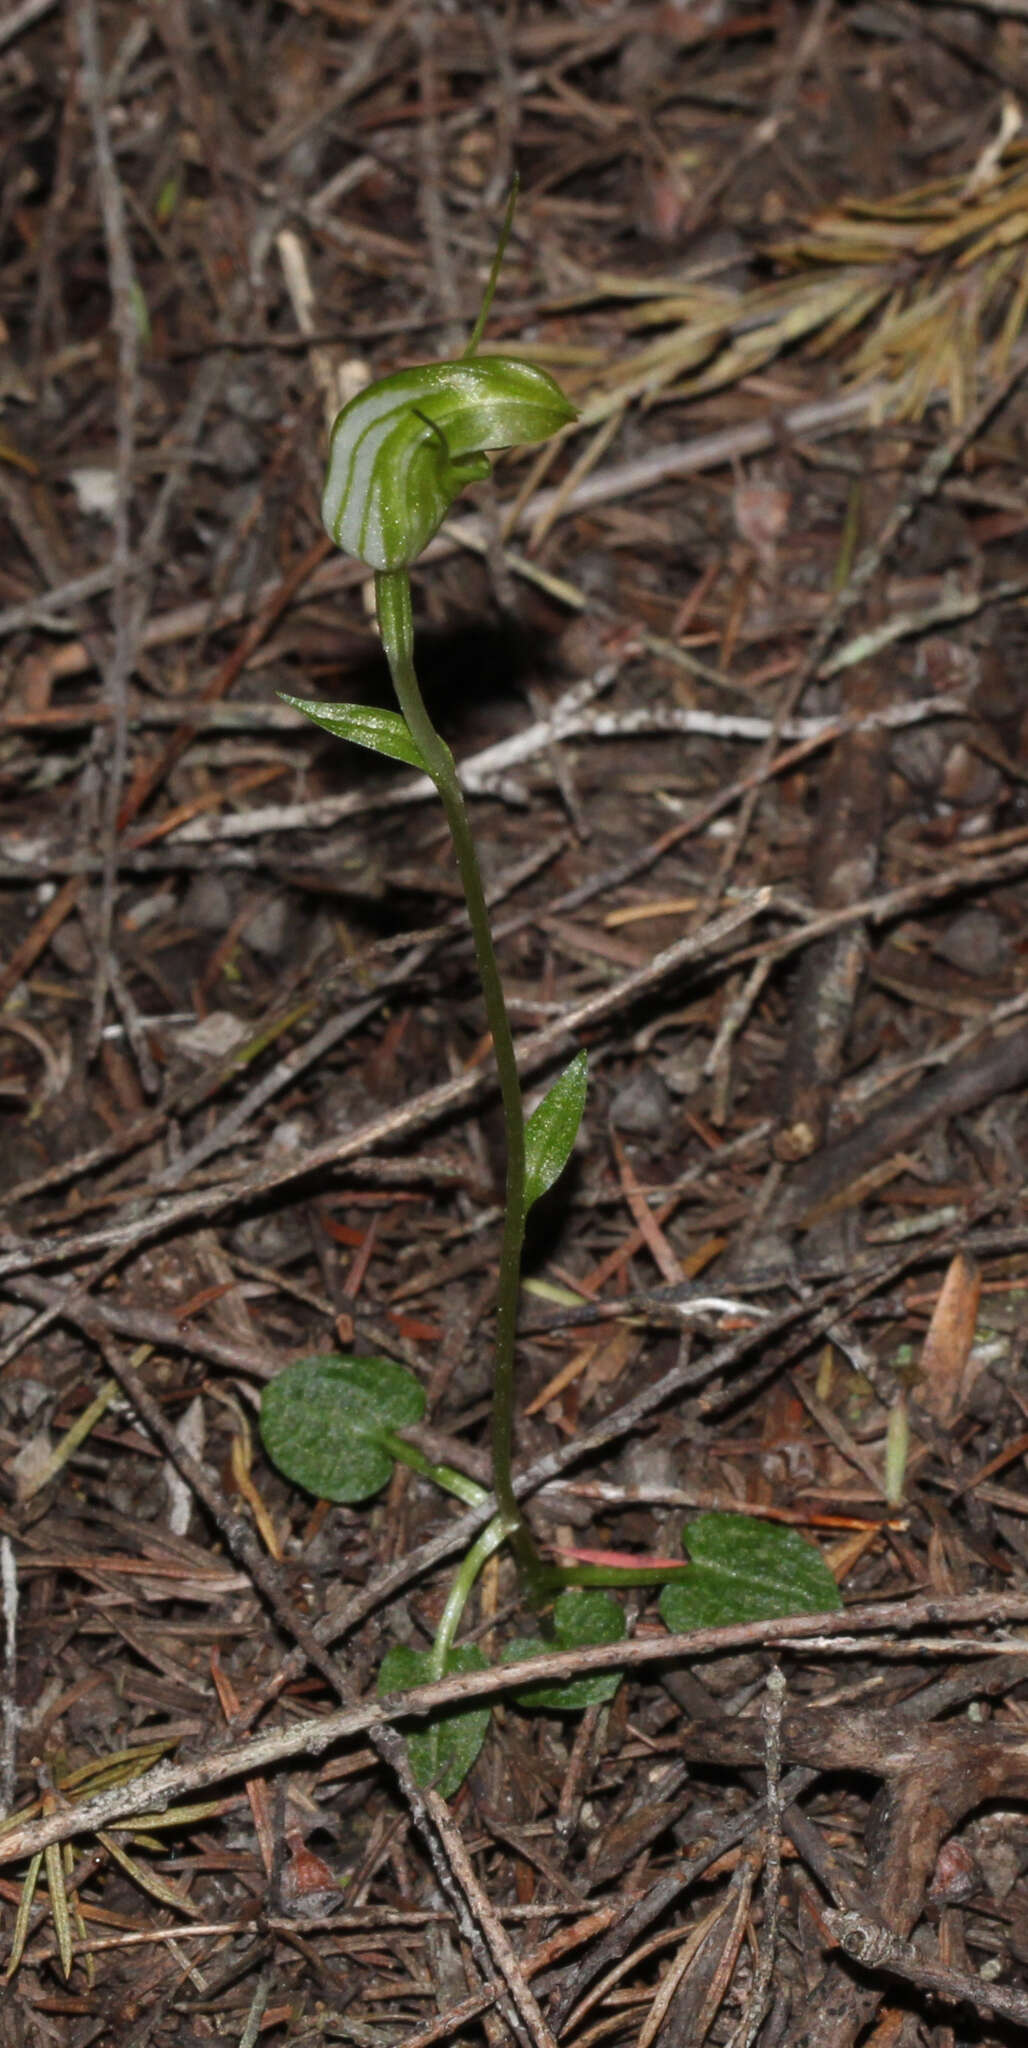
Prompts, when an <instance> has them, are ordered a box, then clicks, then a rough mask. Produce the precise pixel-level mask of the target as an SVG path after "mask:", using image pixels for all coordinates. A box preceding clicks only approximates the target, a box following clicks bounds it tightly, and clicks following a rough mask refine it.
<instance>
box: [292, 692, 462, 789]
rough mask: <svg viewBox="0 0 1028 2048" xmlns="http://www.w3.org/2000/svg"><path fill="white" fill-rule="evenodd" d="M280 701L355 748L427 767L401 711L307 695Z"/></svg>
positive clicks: (407, 763) (414, 766)
mask: <svg viewBox="0 0 1028 2048" xmlns="http://www.w3.org/2000/svg"><path fill="white" fill-rule="evenodd" d="M279 695H280V699H281V702H282V703H283V704H289V705H291V706H292V709H293V710H294V711H302V713H303V715H304V717H305V718H309V719H310V722H311V724H312V725H320V726H321V728H322V730H323V731H324V732H330V733H332V734H333V736H334V737H335V738H336V739H338V740H352V741H353V744H354V746H355V747H367V748H368V749H369V750H370V752H371V753H373V754H384V755H385V756H386V758H387V759H388V760H390V761H404V762H406V765H407V767H408V768H419V769H420V770H421V773H422V775H427V773H428V770H427V769H426V767H425V763H424V761H423V760H422V758H421V755H420V753H419V752H418V749H417V747H416V746H415V744H414V741H413V740H412V738H411V736H410V733H409V731H408V729H407V726H406V724H405V722H404V720H403V719H402V718H401V717H400V714H399V712H398V711H379V710H378V709H377V707H376V706H375V705H374V704H312V703H311V701H310V699H309V698H308V697H287V696H286V695H285V693H284V692H281V691H280V693H279Z"/></svg>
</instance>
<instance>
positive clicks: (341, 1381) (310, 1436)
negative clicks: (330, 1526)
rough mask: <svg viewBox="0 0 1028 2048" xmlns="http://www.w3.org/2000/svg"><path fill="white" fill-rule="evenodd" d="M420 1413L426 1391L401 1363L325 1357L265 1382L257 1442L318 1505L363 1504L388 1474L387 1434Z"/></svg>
mask: <svg viewBox="0 0 1028 2048" xmlns="http://www.w3.org/2000/svg"><path fill="white" fill-rule="evenodd" d="M424 1412H425V1396H424V1392H423V1390H422V1388H421V1387H420V1386H419V1384H418V1381H417V1380H416V1379H415V1377H414V1374H413V1373H412V1372H408V1370H407V1367H406V1366H405V1365H398V1364H397V1362H396V1360H395V1359H393V1358H343V1357H341V1356H340V1355H339V1354H338V1353H337V1352H326V1353H325V1354H324V1355H322V1356H320V1357H316V1358H300V1359H297V1361H296V1363H295V1365H287V1366H286V1368H285V1370H284V1371H283V1372H280V1373H279V1374H278V1377H277V1378H276V1379H273V1380H269V1381H268V1384H267V1386H266V1387H265V1389H264V1396H263V1399H262V1401H261V1436H262V1438H263V1440H264V1448H265V1450H266V1451H267V1453H268V1456H269V1458H272V1459H273V1460H274V1462H275V1464H276V1465H277V1466H278V1468H279V1471H280V1472H284V1473H285V1476H286V1478H287V1479H292V1480H295V1482H296V1484H297V1486H305V1487H306V1489H307V1491H308V1493H315V1494H317V1496H318V1498H319V1500H339V1501H355V1500H367V1499H368V1498H369V1496H370V1495H371V1494H373V1493H377V1492H378V1491H379V1488H380V1487H383V1486H384V1485H385V1483H386V1480H387V1479H388V1478H389V1477H390V1475H391V1473H392V1470H393V1465H394V1463H395V1459H394V1456H393V1452H392V1450H391V1449H390V1447H389V1444H388V1436H389V1433H390V1432H391V1431H392V1430H396V1429H406V1428H408V1427H409V1425H410V1424H411V1423H412V1422H420V1421H421V1418H422V1416H423V1414H424Z"/></svg>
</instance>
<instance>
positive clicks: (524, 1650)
mask: <svg viewBox="0 0 1028 2048" xmlns="http://www.w3.org/2000/svg"><path fill="white" fill-rule="evenodd" d="M553 1633H554V1636H555V1638H556V1641H555V1643H544V1642H543V1641H542V1640H541V1638H540V1637H538V1636H519V1637H518V1638H517V1640H516V1641H515V1642H513V1643H508V1644H507V1647H506V1649H505V1650H504V1652H503V1662H504V1664H516V1663H518V1662H519V1661H520V1659H521V1658H522V1657H538V1656H541V1655H542V1654H544V1653H545V1651H547V1650H552V1649H554V1648H556V1649H558V1650H578V1649H583V1648H584V1647H585V1646H586V1645H587V1644H589V1643H620V1642H622V1641H623V1640H624V1634H625V1617H624V1615H623V1614H622V1612H621V1609H620V1607H619V1606H618V1604H617V1601H616V1600H612V1599H611V1598H610V1596H609V1594H607V1593H596V1592H588V1591H579V1590H577V1589H574V1588H573V1589H572V1590H570V1591H569V1592H567V1593H561V1595H560V1597H559V1598H558V1599H557V1600H555V1601H554V1605H553ZM620 1683H621V1673H620V1671H590V1672H589V1674H588V1677H586V1678H570V1679H566V1680H565V1681H564V1683H563V1684H561V1685H529V1686H526V1687H525V1689H524V1691H523V1692H517V1693H515V1695H514V1697H515V1699H516V1700H517V1703H518V1706H519V1707H528V1708H530V1709H532V1708H536V1707H543V1708H545V1709H546V1710H547V1711H548V1712H549V1713H559V1714H568V1713H577V1712H579V1711H580V1710H581V1709H582V1708H583V1707H602V1706H603V1704H604V1702H605V1701H606V1700H612V1699H613V1697H614V1694H615V1693H616V1691H617V1689H618V1686H619V1685H620Z"/></svg>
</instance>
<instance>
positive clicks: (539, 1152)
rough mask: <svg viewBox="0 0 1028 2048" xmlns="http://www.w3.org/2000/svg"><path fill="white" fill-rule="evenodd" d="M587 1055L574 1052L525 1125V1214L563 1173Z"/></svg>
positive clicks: (581, 1106)
mask: <svg viewBox="0 0 1028 2048" xmlns="http://www.w3.org/2000/svg"><path fill="white" fill-rule="evenodd" d="M587 1067H588V1056H587V1054H586V1053H584V1052H576V1054H575V1057H574V1059H573V1060H572V1061H571V1063H570V1065H569V1066H566V1067H565V1069H564V1072H563V1073H562V1074H558V1076H557V1079H556V1080H555V1081H554V1082H553V1084H552V1086H551V1087H550V1088H548V1089H547V1091H546V1094H545V1095H544V1096H543V1099H542V1101H541V1102H540V1103H538V1104H537V1106H536V1108H535V1109H533V1111H532V1114H531V1116H530V1117H529V1119H528V1122H527V1123H526V1125H525V1214H526V1216H527V1214H528V1211H529V1209H530V1208H531V1207H532V1204H533V1202H538V1200H539V1198H540V1196H541V1195H545V1194H546V1193H547V1192H548V1190H549V1189H550V1188H552V1186H553V1183H554V1181H555V1180H556V1179H557V1178H558V1176H559V1175H560V1174H562V1173H563V1171H564V1168H565V1166H566V1165H567V1163H568V1160H569V1159H570V1157H571V1154H572V1152H573V1151H574V1149H575V1139H576V1138H577V1136H578V1126H579V1124H580V1123H581V1121H582V1112H583V1110H584V1108H585V1091H586V1086H587Z"/></svg>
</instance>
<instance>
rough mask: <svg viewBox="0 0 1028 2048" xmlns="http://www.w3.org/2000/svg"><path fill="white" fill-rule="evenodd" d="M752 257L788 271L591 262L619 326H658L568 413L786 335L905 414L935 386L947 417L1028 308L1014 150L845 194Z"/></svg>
mask: <svg viewBox="0 0 1028 2048" xmlns="http://www.w3.org/2000/svg"><path fill="white" fill-rule="evenodd" d="M766 254H767V256H768V257H769V258H770V259H771V260H772V261H773V262H775V263H776V264H778V265H779V266H785V268H786V269H787V270H789V271H791V272H792V273H793V275H791V276H787V277H782V278H779V279H777V280H775V281H773V282H772V283H770V284H766V285H761V286H758V287H757V288H756V289H754V290H751V291H748V292H744V293H741V294H739V293H736V294H732V293H730V292H727V291H724V290H721V289H717V288H711V287H700V286H696V287H694V288H692V289H690V290H688V291H685V292H683V290H682V287H681V285H680V284H678V283H676V282H675V281H674V280H672V279H668V280H666V281H664V282H661V281H659V280H658V281H649V282H647V281H645V280H632V279H628V278H623V279H613V278H611V277H610V276H609V274H607V273H599V274H598V275H597V278H596V280H595V285H596V289H597V291H598V292H599V293H600V294H601V295H604V294H606V295H609V296H611V297H616V298H619V299H626V298H627V299H635V300H637V301H638V303H637V304H635V305H634V307H633V309H632V310H631V312H628V313H626V314H624V315H623V316H622V324H623V326H624V327H625V328H627V329H633V328H634V329H639V328H644V327H661V328H663V329H666V330H667V331H666V332H664V333H662V334H661V335H660V337H659V338H658V339H657V340H655V341H653V342H651V343H649V344H648V346H647V347H646V348H644V349H642V350H640V351H638V352H637V353H636V354H635V355H629V356H627V357H625V356H622V357H619V358H618V359H617V360H616V361H615V362H614V363H613V364H612V365H611V368H610V370H609V371H608V372H607V373H606V375H605V376H604V377H603V379H602V384H603V386H604V387H605V389H604V391H603V393H602V394H601V393H596V394H594V395H593V396H592V397H590V398H589V399H587V401H586V403H585V405H584V406H583V420H584V421H585V422H586V423H587V424H588V423H591V422H594V421H596V420H598V419H600V418H602V417H604V416H605V415H606V414H607V412H608V411H609V410H610V406H611V404H612V403H613V400H614V397H615V395H616V397H617V399H618V401H619V402H620V403H622V404H623V403H625V402H626V401H627V400H629V399H631V398H642V399H643V400H646V399H652V398H654V397H656V396H657V395H658V394H660V395H663V396H665V397H669V396H675V397H678V398H681V397H687V396H688V397H698V396H700V395H701V394H703V393H707V392H712V391H716V390H718V389H721V388H724V387H725V386H727V385H731V384H737V383H739V382H741V381H742V379H744V378H745V377H748V376H752V375H753V374H754V373H755V372H756V371H758V370H761V369H765V368H766V367H767V365H768V364H769V363H771V362H773V361H775V360H776V359H777V358H778V357H780V356H782V355H784V354H786V353H787V352H788V351H790V350H792V349H794V348H795V347H796V345H797V344H798V343H799V344H806V347H807V351H808V353H809V354H810V355H812V356H819V355H827V354H829V353H831V354H833V355H836V356H838V357H839V358H840V361H841V367H842V372H843V376H844V378H845V379H846V381H847V382H850V383H861V384H863V383H869V382H872V381H874V380H881V381H882V383H883V384H884V386H885V391H884V393H883V399H882V404H881V410H882V411H883V412H888V413H889V414H891V415H894V416H896V417H899V418H904V419H919V418H920V417H921V416H922V414H923V413H924V411H925V409H926V407H927V406H928V404H929V403H930V402H931V401H932V399H933V398H936V397H939V396H942V397H943V398H944V399H945V401H946V402H947V403H948V405H949V408H950V412H951V414H952V417H953V420H954V423H955V424H959V423H960V422H961V421H963V420H964V419H966V418H967V416H968V414H969V412H970V410H971V408H972V406H973V404H974V402H975V399H976V397H977V396H978V394H979V392H980V390H981V388H982V382H983V379H991V378H998V377H1001V376H1002V375H1003V374H1004V372H1005V370H1006V368H1007V366H1008V364H1009V360H1010V352H1011V349H1012V348H1013V346H1014V344H1015V342H1016V341H1017V339H1018V337H1019V335H1020V334H1021V332H1022V330H1023V327H1024V322H1025V316H1026V311H1028V148H1026V147H1025V145H1023V144H1021V145H1018V146H1016V147H1014V148H1013V149H1009V150H1007V151H1005V152H1003V153H1002V154H1000V155H999V156H998V158H997V159H996V161H995V163H993V164H992V165H991V166H987V167H986V174H985V180H984V184H980V185H978V186H977V187H976V188H975V189H974V190H973V191H969V190H968V179H967V177H966V176H957V177H953V178H949V179H944V180H939V181H938V182H937V183H936V184H933V185H926V186H919V187H916V188H914V189H912V190H910V191H908V192H904V193H900V194H898V195H897V196H896V197H895V198H893V199H891V200H882V201H880V202H878V201H868V200H863V199H860V198H858V197H854V198H851V199H848V200H847V201H846V202H845V204H844V205H843V206H840V207H835V208H832V209H830V210H827V211H825V212H823V213H820V214H818V215H816V216H814V217H813V218H812V220H811V221H810V223H809V225H808V226H807V227H806V228H805V229H804V230H803V231H801V232H800V233H799V234H797V235H794V236H791V237H789V238H788V239H783V240H781V241H778V242H774V243H772V244H770V245H769V247H768V249H767V251H766ZM858 332H860V333H861V336H862V338H861V339H860V342H859V345H858V346H856V347H851V348H850V349H849V350H848V351H847V349H846V343H847V342H848V341H849V340H850V338H851V337H852V336H853V335H854V334H856V333H858Z"/></svg>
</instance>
